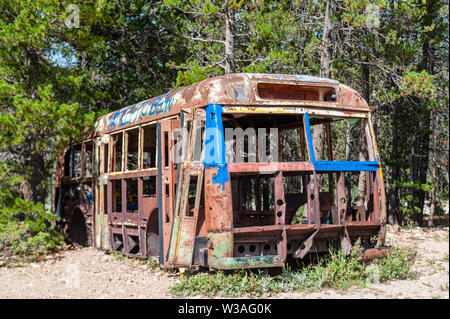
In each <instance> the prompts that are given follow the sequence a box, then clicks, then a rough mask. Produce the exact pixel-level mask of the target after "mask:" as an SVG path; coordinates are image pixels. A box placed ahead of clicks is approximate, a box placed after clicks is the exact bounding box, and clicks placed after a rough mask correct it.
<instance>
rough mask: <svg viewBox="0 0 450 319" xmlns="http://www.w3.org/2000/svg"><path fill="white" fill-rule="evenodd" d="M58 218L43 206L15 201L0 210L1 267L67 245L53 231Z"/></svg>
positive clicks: (19, 199)
mask: <svg viewBox="0 0 450 319" xmlns="http://www.w3.org/2000/svg"><path fill="white" fill-rule="evenodd" d="M54 221H55V217H54V216H53V215H52V214H51V213H47V212H45V208H44V205H42V204H40V203H38V204H34V203H33V202H30V201H26V200H23V199H21V198H16V199H15V201H14V204H13V205H12V206H8V207H3V208H1V209H0V265H6V264H8V263H9V262H11V261H16V260H35V259H36V258H37V257H39V256H42V255H43V254H46V253H48V252H49V251H51V250H54V249H56V248H58V247H60V246H62V245H63V244H64V241H63V239H64V238H63V235H62V234H61V233H60V232H58V231H56V230H54V229H53V224H54Z"/></svg>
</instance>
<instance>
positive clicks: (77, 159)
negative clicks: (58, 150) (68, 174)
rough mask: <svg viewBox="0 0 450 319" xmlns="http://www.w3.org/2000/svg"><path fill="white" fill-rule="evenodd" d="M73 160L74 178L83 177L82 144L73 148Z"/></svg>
mask: <svg viewBox="0 0 450 319" xmlns="http://www.w3.org/2000/svg"><path fill="white" fill-rule="evenodd" d="M71 160H72V161H71V164H72V166H71V168H72V178H79V177H81V144H77V145H73V146H72V155H71Z"/></svg>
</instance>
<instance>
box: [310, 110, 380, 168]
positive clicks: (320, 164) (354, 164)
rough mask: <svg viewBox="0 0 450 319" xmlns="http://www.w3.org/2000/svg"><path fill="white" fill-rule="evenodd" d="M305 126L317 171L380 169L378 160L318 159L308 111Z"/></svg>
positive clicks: (312, 160)
mask: <svg viewBox="0 0 450 319" xmlns="http://www.w3.org/2000/svg"><path fill="white" fill-rule="evenodd" d="M305 127H306V135H307V139H308V145H309V153H310V156H311V162H312V163H313V164H314V169H315V170H316V171H376V170H377V169H378V167H379V164H380V163H379V162H378V161H366V162H359V161H317V160H316V156H315V154H314V147H313V143H312V137H311V127H310V124H309V116H308V112H306V113H305Z"/></svg>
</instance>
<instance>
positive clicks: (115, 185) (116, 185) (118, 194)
mask: <svg viewBox="0 0 450 319" xmlns="http://www.w3.org/2000/svg"><path fill="white" fill-rule="evenodd" d="M112 197H113V198H112V203H113V207H112V211H113V212H116V213H121V212H122V182H121V180H113V181H112Z"/></svg>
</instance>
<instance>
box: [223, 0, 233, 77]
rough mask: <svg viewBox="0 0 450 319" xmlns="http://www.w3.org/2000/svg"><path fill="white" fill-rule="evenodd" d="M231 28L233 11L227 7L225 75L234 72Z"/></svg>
mask: <svg viewBox="0 0 450 319" xmlns="http://www.w3.org/2000/svg"><path fill="white" fill-rule="evenodd" d="M233 27H234V16H233V9H232V8H230V7H229V6H227V13H226V18H225V74H230V73H234V72H235V66H234V30H233Z"/></svg>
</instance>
